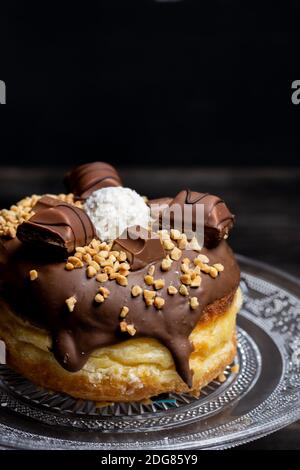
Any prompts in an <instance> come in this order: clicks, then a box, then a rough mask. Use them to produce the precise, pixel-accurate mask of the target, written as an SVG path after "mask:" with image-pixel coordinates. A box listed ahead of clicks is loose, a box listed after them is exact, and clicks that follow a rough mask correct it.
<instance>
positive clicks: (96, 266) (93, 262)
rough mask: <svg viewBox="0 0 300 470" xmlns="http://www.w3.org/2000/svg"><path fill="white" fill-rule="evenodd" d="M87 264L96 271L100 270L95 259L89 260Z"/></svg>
mask: <svg viewBox="0 0 300 470" xmlns="http://www.w3.org/2000/svg"><path fill="white" fill-rule="evenodd" d="M89 266H92V267H93V268H94V269H95V270H96V271H97V272H98V271H100V266H99V264H98V263H96V261H94V260H93V261H90V262H89Z"/></svg>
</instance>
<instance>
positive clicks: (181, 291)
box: [179, 284, 189, 296]
mask: <svg viewBox="0 0 300 470" xmlns="http://www.w3.org/2000/svg"><path fill="white" fill-rule="evenodd" d="M179 294H181V295H184V296H188V295H189V291H188V289H187V287H186V286H185V285H184V284H181V286H180V287H179Z"/></svg>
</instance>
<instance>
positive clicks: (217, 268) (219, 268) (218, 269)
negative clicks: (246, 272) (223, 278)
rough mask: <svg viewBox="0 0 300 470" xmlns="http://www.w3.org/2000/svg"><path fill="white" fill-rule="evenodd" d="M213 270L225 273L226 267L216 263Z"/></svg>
mask: <svg viewBox="0 0 300 470" xmlns="http://www.w3.org/2000/svg"><path fill="white" fill-rule="evenodd" d="M213 268H216V270H217V271H218V272H219V273H221V272H222V271H224V266H223V264H221V263H216V264H213Z"/></svg>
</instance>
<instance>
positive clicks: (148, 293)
mask: <svg viewBox="0 0 300 470" xmlns="http://www.w3.org/2000/svg"><path fill="white" fill-rule="evenodd" d="M143 296H144V300H145V303H146V305H147V306H148V307H150V305H153V302H154V298H155V296H156V292H155V291H153V290H147V289H144V292H143Z"/></svg>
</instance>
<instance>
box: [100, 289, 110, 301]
mask: <svg viewBox="0 0 300 470" xmlns="http://www.w3.org/2000/svg"><path fill="white" fill-rule="evenodd" d="M98 291H99V292H100V294H102V295H103V297H104V298H105V299H107V297H108V296H109V294H110V290H109V289H107V288H106V287H99V289H98Z"/></svg>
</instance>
